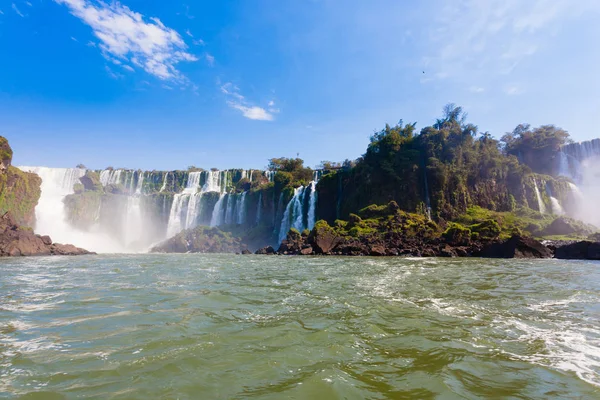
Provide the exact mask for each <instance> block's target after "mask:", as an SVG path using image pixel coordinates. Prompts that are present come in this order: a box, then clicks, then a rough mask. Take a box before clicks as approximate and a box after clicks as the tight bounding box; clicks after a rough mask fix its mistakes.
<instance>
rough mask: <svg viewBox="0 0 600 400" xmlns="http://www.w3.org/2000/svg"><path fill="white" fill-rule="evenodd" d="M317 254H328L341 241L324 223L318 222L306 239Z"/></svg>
mask: <svg viewBox="0 0 600 400" xmlns="http://www.w3.org/2000/svg"><path fill="white" fill-rule="evenodd" d="M308 241H309V243H310V244H311V245H312V246H313V248H314V249H315V252H316V253H318V254H329V252H331V251H332V250H333V249H334V248H335V246H337V245H338V244H339V243H340V242H341V241H342V240H341V238H340V237H339V236H338V234H337V233H335V230H333V228H331V227H330V226H329V225H328V224H327V223H326V222H324V221H319V222H317V224H316V225H315V227H314V229H313V230H312V232H311V234H310V236H309V237H308Z"/></svg>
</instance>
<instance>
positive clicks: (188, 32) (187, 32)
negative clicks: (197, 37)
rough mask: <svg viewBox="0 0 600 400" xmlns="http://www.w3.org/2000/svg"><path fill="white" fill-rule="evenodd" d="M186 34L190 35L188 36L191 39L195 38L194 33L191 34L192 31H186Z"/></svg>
mask: <svg viewBox="0 0 600 400" xmlns="http://www.w3.org/2000/svg"><path fill="white" fill-rule="evenodd" d="M185 34H186V35H188V36H189V37H191V38H193V37H194V35H192V32H190V30H189V29H188V30H186V31H185Z"/></svg>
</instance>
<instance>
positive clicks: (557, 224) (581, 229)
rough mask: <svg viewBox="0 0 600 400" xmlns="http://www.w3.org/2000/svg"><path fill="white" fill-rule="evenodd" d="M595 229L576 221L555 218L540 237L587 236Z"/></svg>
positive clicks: (566, 218)
mask: <svg viewBox="0 0 600 400" xmlns="http://www.w3.org/2000/svg"><path fill="white" fill-rule="evenodd" d="M595 230H596V229H595V228H594V227H593V226H591V225H587V224H585V223H583V222H581V221H577V220H575V219H572V218H568V217H559V218H556V219H555V220H554V221H552V223H551V224H550V225H548V226H547V227H546V228H545V229H544V230H543V231H542V232H541V235H542V236H558V235H562V236H566V235H581V236H584V237H585V236H587V235H590V234H591V233H593V232H594V231H595Z"/></svg>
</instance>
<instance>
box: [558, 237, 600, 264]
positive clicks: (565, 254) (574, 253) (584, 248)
mask: <svg viewBox="0 0 600 400" xmlns="http://www.w3.org/2000/svg"><path fill="white" fill-rule="evenodd" d="M554 256H555V257H556V258H559V259H563V260H600V243H599V242H590V241H582V242H575V243H570V244H566V245H564V246H559V247H557V248H556V251H555V255H554Z"/></svg>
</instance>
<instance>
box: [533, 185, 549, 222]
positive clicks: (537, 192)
mask: <svg viewBox="0 0 600 400" xmlns="http://www.w3.org/2000/svg"><path fill="white" fill-rule="evenodd" d="M533 185H534V188H535V196H536V198H537V203H538V210H539V211H540V213H542V214H546V206H545V205H544V201H543V200H542V195H541V194H540V189H539V188H538V184H537V181H536V180H535V179H534V180H533Z"/></svg>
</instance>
